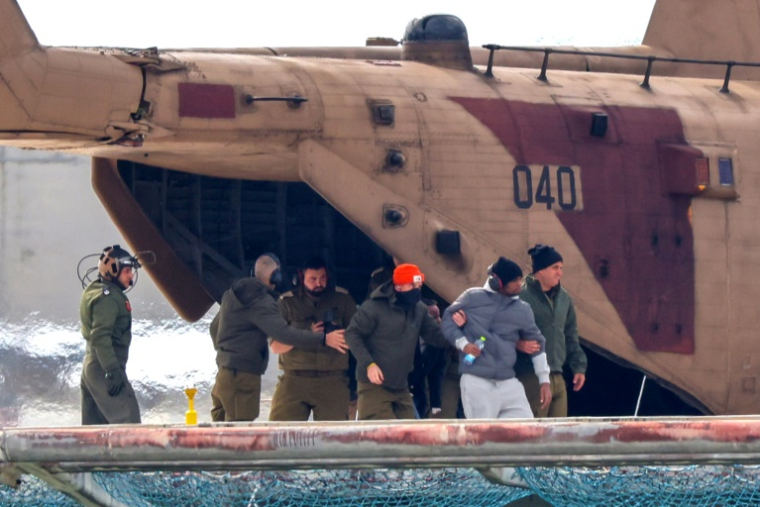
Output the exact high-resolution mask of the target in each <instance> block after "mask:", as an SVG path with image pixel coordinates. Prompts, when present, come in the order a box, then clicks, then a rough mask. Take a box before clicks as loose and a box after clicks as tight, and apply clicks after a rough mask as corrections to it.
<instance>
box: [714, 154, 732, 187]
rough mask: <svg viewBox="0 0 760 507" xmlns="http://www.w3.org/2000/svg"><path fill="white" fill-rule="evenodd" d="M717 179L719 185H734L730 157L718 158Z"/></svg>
mask: <svg viewBox="0 0 760 507" xmlns="http://www.w3.org/2000/svg"><path fill="white" fill-rule="evenodd" d="M718 179H719V180H720V184H721V186H724V187H732V186H734V164H733V160H731V159H730V158H719V159H718Z"/></svg>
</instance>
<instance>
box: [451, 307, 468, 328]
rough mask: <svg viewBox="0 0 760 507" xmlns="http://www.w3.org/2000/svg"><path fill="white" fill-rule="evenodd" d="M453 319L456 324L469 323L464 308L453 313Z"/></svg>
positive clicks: (460, 325)
mask: <svg viewBox="0 0 760 507" xmlns="http://www.w3.org/2000/svg"><path fill="white" fill-rule="evenodd" d="M451 319H452V320H453V321H454V324H456V325H457V326H459V327H462V326H464V325H465V324H466V323H467V314H465V313H464V310H457V311H456V312H454V313H453V314H452V315H451Z"/></svg>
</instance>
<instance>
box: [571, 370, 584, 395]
mask: <svg viewBox="0 0 760 507" xmlns="http://www.w3.org/2000/svg"><path fill="white" fill-rule="evenodd" d="M585 384H586V375H585V374H583V373H576V374H575V375H573V391H580V390H581V389H583V386H584V385H585Z"/></svg>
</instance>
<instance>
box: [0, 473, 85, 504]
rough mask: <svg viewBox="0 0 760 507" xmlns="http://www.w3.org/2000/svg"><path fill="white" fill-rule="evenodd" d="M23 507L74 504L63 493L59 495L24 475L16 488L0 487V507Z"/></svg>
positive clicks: (42, 483)
mask: <svg viewBox="0 0 760 507" xmlns="http://www.w3.org/2000/svg"><path fill="white" fill-rule="evenodd" d="M11 505H12V506H14V507H15V506H17V505H18V506H22V505H23V506H25V507H38V506H39V507H50V506H55V507H75V506H77V505H79V502H75V501H74V500H72V499H70V498H69V497H67V496H66V495H64V494H63V493H59V492H58V491H56V490H54V489H53V488H51V487H50V486H48V485H47V484H46V483H45V482H43V481H42V480H40V479H38V478H37V477H35V476H33V475H25V476H23V477H22V478H21V485H20V486H19V487H18V488H11V487H8V486H4V485H0V506H3V507H6V506H11Z"/></svg>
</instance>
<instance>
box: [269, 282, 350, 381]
mask: <svg viewBox="0 0 760 507" xmlns="http://www.w3.org/2000/svg"><path fill="white" fill-rule="evenodd" d="M278 306H279V308H280V313H282V316H283V317H284V318H285V321H287V323H288V324H290V325H292V326H293V327H295V328H298V329H311V325H312V324H314V323H316V322H322V321H323V320H324V319H325V316H326V315H327V318H330V319H331V320H330V322H329V323H327V322H325V330H326V331H327V330H328V326H329V331H333V330H335V329H346V328H347V327H348V324H349V323H350V322H351V318H352V317H353V316H354V314H355V313H356V303H355V302H354V298H352V297H351V295H350V294H349V293H348V291H346V290H345V289H342V288H340V287H336V288H327V289H325V293H324V294H322V297H320V298H319V299H317V300H314V299H312V298H310V297H309V295H308V294H306V292H305V291H304V290H303V287H299V288H298V289H295V290H293V291H290V292H286V293H285V294H283V295H282V296H280V300H279V302H278ZM279 362H280V368H281V369H283V370H317V371H334V370H347V369H348V354H341V353H340V352H339V351H337V350H335V349H334V348H331V347H328V346H327V345H324V346H322V347H318V348H316V349H312V348H310V349H308V350H306V349H302V348H300V347H296V348H294V349H292V350H290V351H288V352H285V353H284V354H280V359H279Z"/></svg>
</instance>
